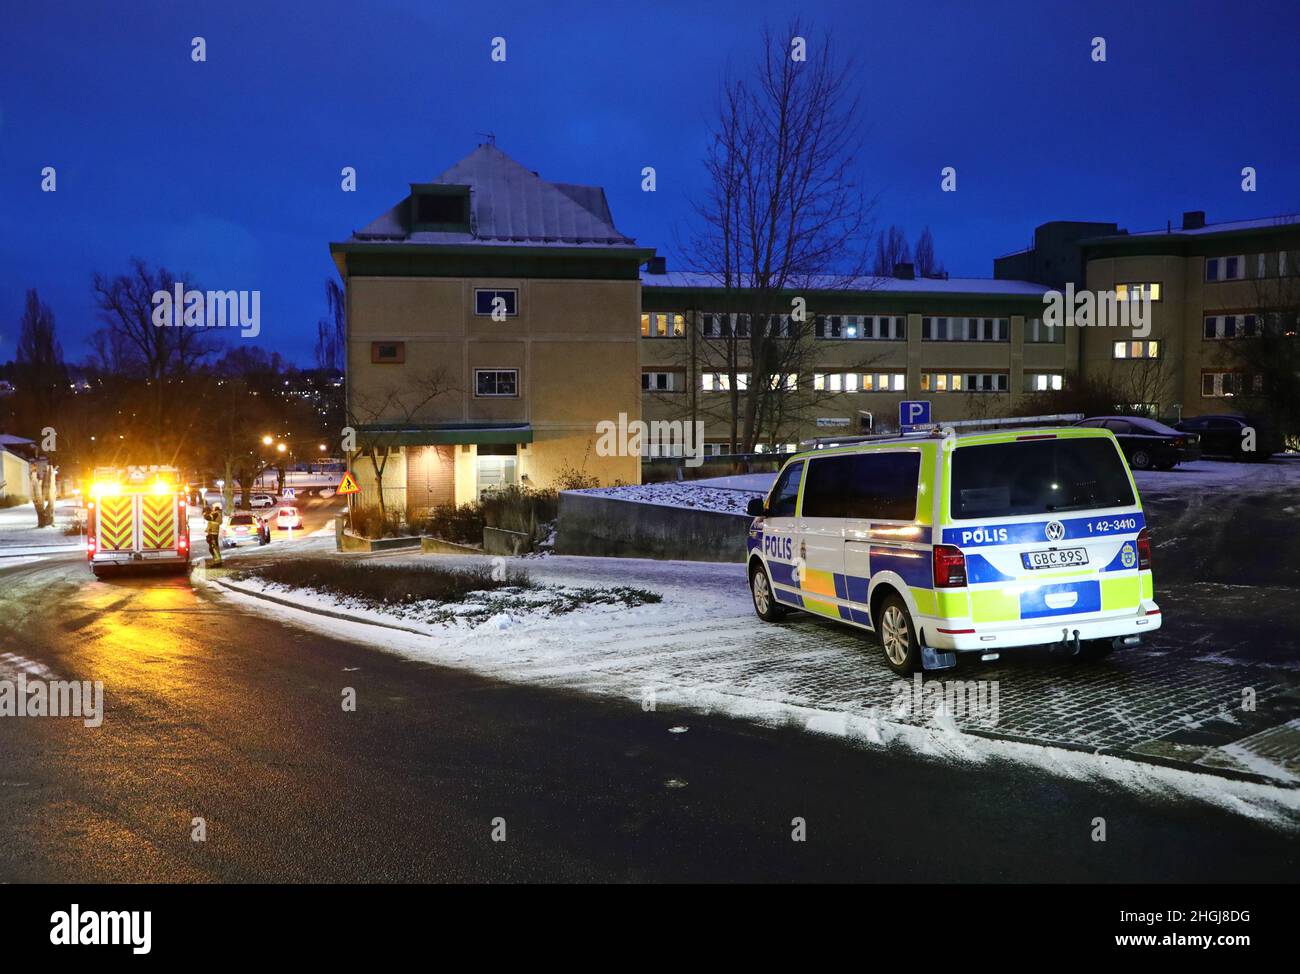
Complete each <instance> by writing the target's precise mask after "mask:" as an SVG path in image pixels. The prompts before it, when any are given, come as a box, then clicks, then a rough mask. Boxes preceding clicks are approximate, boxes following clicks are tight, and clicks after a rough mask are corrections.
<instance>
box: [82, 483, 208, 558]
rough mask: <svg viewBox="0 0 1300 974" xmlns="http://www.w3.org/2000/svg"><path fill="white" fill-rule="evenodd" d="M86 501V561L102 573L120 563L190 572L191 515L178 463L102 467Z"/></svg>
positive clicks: (91, 485)
mask: <svg viewBox="0 0 1300 974" xmlns="http://www.w3.org/2000/svg"><path fill="white" fill-rule="evenodd" d="M88 493H89V499H88V500H87V502H86V560H87V561H88V562H89V563H90V570H91V571H93V572H94V573H95V574H96V575H101V574H103V572H104V571H105V569H106V568H108V567H110V566H115V567H118V568H124V567H128V566H137V567H138V566H144V565H155V566H170V567H172V568H174V569H176V570H178V571H181V572H184V571H188V569H189V564H190V527H189V514H188V511H187V509H186V504H185V496H186V491H185V485H184V484H182V483H181V480H180V475H179V472H178V471H177V470H176V468H175V467H126V468H122V469H119V468H116V467H98V468H96V470H95V476H94V480H93V481H92V482H91V484H90V487H89V491H88Z"/></svg>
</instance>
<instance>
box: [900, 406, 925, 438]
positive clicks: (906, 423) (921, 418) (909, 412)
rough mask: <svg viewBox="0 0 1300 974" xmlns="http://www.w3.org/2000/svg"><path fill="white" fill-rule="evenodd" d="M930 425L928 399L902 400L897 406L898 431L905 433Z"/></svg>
mask: <svg viewBox="0 0 1300 974" xmlns="http://www.w3.org/2000/svg"><path fill="white" fill-rule="evenodd" d="M929 425H930V401H929V400H928V399H912V400H906V399H905V400H904V401H903V402H900V403H899V404H898V429H899V431H900V432H906V431H907V430H909V429H915V428H916V427H918V426H929Z"/></svg>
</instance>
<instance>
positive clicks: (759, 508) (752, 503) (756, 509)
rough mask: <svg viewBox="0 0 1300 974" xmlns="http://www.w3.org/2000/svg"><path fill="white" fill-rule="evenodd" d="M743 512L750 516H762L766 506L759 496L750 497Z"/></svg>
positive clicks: (765, 511)
mask: <svg viewBox="0 0 1300 974" xmlns="http://www.w3.org/2000/svg"><path fill="white" fill-rule="evenodd" d="M745 513H746V514H748V515H749V516H750V517H762V516H763V515H765V514H766V513H767V508H766V506H765V505H764V503H763V498H761V497H751V498H750V500H749V506H748V507H746V508H745Z"/></svg>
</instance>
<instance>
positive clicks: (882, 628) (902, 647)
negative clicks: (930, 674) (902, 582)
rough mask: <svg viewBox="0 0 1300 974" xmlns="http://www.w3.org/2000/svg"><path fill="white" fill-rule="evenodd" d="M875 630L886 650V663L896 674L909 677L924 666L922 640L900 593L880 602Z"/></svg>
mask: <svg viewBox="0 0 1300 974" xmlns="http://www.w3.org/2000/svg"><path fill="white" fill-rule="evenodd" d="M876 633H877V635H878V637H879V639H880V645H881V647H882V648H883V649H884V651H885V662H886V663H887V664H888V665H889V668H890V669H891V670H893V671H894V672H895V673H898V674H900V675H902V676H907V675H908V674H909V673H911V672H913V671H914V670H916V669H917V668H918V667H919V666H920V665H921V643H920V641H919V640H918V639H917V638H916V626H915V625H914V624H913V623H912V616H911V615H910V614H909V613H908V611H907V605H906V603H904V602H903V600H902V599H901V598H899V597H898V596H897V595H890V596H887V597H886V598H885V601H883V602H882V603H880V612H879V615H878V616H877V617H876Z"/></svg>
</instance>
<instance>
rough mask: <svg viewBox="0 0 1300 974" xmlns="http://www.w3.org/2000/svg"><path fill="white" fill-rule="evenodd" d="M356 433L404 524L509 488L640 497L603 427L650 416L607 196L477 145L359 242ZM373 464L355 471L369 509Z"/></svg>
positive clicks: (623, 252)
mask: <svg viewBox="0 0 1300 974" xmlns="http://www.w3.org/2000/svg"><path fill="white" fill-rule="evenodd" d="M330 251H331V253H332V255H333V257H334V260H335V262H336V264H337V266H338V269H339V273H340V274H341V275H342V277H343V280H344V282H345V285H346V295H347V321H348V354H347V402H348V416H349V422H350V424H351V425H352V426H353V427H354V429H355V430H356V433H357V446H358V448H359V449H360V448H365V447H366V446H367V445H372V446H373V447H375V448H376V449H377V450H379V451H380V452H381V455H382V454H383V453H385V452H386V453H387V461H386V463H385V464H384V470H383V486H384V492H385V502H386V504H387V505H390V506H392V507H394V508H399V509H404V510H405V511H406V512H407V513H408V515H410V514H413V513H415V512H418V511H421V510H423V509H427V508H429V507H433V506H436V505H438V504H444V503H456V504H462V503H466V502H469V501H473V500H475V499H477V498H478V497H479V496H480V494H481V492H482V491H483V490H486V489H489V488H492V487H496V486H500V485H503V484H521V485H525V486H529V485H531V486H537V487H544V486H553V485H554V484H556V483H557V482H564V481H566V480H569V479H571V478H572V477H573V476H574V475H575V474H577V475H582V476H584V477H590V478H594V479H595V480H596V481H597V482H599V483H602V484H610V483H613V482H615V481H622V482H627V483H638V482H639V481H640V458H639V457H638V456H636V455H626V452H624V453H623V454H622V455H619V454H617V453H616V454H614V455H602V453H608V452H609V451H601V450H599V449H598V447H597V440H598V436H597V424H599V423H601V422H602V421H613V422H617V420H618V418H619V416H620V414H622V415H625V416H627V417H628V418H629V419H630V420H637V419H639V418H640V414H641V393H640V388H639V386H638V378H637V377H638V374H639V371H640V365H639V345H640V332H639V329H638V323H639V320H640V304H641V287H640V282H639V279H638V272H639V267H640V265H641V263H642V262H644V261H645V260H646V259H647V258H648V257H649V256H650V255H651V254H652V251H650V250H646V249H644V248H639V247H637V246H636V243H635V241H634V240H632V239H631V238H628V237H626V236H624V235H623V234H621V233H620V232H619V231H618V230H617V229H615V227H614V224H613V219H612V217H611V215H610V211H609V206H608V204H607V202H606V200H605V194H604V191H603V190H601V189H600V188H599V187H595V186H581V185H576V184H570V183H550V182H547V181H545V180H543V179H541V178H540V177H539V176H538V175H537V174H536V173H534V172H532V171H530V170H528V169H526V168H524V167H523V166H521V165H519V164H518V163H517V162H515V161H514V160H512V159H510V158H509V157H508V156H506V155H505V153H503V152H501V151H500V150H499V149H497V148H496V147H495V146H493V145H480V146H479V147H478V148H477V149H475V150H474V151H473V152H472V153H470V154H469V155H468V156H466V157H465V158H464V159H462V160H461V161H460V162H458V163H457V164H456V165H454V166H452V167H451V168H450V169H448V170H447V171H446V172H444V173H443V174H442V175H441V176H439V177H438V178H437V179H435V180H434V181H433V182H430V183H412V184H411V185H410V192H409V193H408V194H407V195H406V196H405V197H404V198H403V199H402V200H401V201H400V202H399V203H397V204H396V205H395V206H394V207H393V208H392V209H390V210H389V211H388V212H387V213H385V214H383V215H382V216H380V217H379V218H378V219H376V220H375V221H373V222H372V223H371V224H369V225H368V226H366V227H365V228H364V229H362V230H359V231H357V232H356V233H354V234H353V235H352V237H351V238H350V239H348V240H347V241H345V242H341V243H333V244H331V245H330ZM373 467H374V465H373V463H372V462H371V461H370V460H369V459H366V458H364V457H362V458H358V459H356V460H355V461H354V464H353V472H354V474H355V475H356V476H357V478H358V480H359V482H360V485H361V487H362V495H361V497H362V503H371V504H373V503H375V502H376V501H377V499H378V498H377V496H376V477H375V471H374V469H373Z"/></svg>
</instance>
